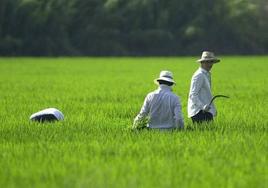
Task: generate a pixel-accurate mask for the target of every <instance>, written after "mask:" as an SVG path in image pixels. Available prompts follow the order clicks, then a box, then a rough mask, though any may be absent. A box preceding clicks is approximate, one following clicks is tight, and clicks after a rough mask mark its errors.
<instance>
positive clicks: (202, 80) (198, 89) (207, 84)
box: [188, 67, 217, 117]
mask: <svg viewBox="0 0 268 188" xmlns="http://www.w3.org/2000/svg"><path fill="white" fill-rule="evenodd" d="M211 99H212V93H211V74H210V72H208V71H206V70H205V69H203V68H201V67H200V68H199V69H198V70H197V71H196V72H195V73H194V75H193V77H192V81H191V87H190V92H189V97H188V117H193V116H194V115H196V114H197V113H198V112H199V111H200V110H202V109H203V108H204V106H205V105H206V104H209V103H210V101H211ZM210 107H211V108H210V110H209V112H210V113H211V114H212V115H213V116H216V114H217V111H216V108H215V105H214V104H213V103H212V104H211V106H210Z"/></svg>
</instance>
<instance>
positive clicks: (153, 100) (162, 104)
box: [134, 84, 184, 129]
mask: <svg viewBox="0 0 268 188" xmlns="http://www.w3.org/2000/svg"><path fill="white" fill-rule="evenodd" d="M147 116H149V122H148V127H149V128H157V129H169V128H179V127H180V128H183V127H184V122H183V115H182V111H181V103H180V99H179V97H178V96H177V95H175V94H174V93H172V91H171V87H170V86H167V85H163V84H161V85H160V86H159V88H158V89H157V90H155V91H153V92H151V93H149V94H148V95H147V96H146V98H145V100H144V103H143V106H142V108H141V110H140V113H139V114H138V115H137V116H136V118H135V119H134V123H135V122H137V121H140V120H141V119H143V118H145V117H147Z"/></svg>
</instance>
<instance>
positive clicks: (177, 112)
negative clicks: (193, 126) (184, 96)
mask: <svg viewBox="0 0 268 188" xmlns="http://www.w3.org/2000/svg"><path fill="white" fill-rule="evenodd" d="M181 109H182V108H181V102H180V98H179V97H176V100H175V107H174V121H175V126H176V127H177V128H183V127H184V121H183V115H182V110H181Z"/></svg>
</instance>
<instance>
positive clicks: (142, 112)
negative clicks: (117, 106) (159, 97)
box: [134, 94, 150, 124]
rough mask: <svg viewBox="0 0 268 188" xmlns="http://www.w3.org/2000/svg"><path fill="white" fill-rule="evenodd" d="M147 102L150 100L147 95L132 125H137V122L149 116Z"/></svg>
mask: <svg viewBox="0 0 268 188" xmlns="http://www.w3.org/2000/svg"><path fill="white" fill-rule="evenodd" d="M149 100H150V95H149V94H148V95H147V96H146V98H145V100H144V102H143V105H142V107H141V110H140V112H139V114H138V115H137V116H136V117H135V119H134V124H135V123H137V122H138V121H141V120H142V119H144V118H145V117H146V116H148V114H149V104H150V103H149Z"/></svg>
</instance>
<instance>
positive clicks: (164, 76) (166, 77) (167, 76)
mask: <svg viewBox="0 0 268 188" xmlns="http://www.w3.org/2000/svg"><path fill="white" fill-rule="evenodd" d="M160 80H163V81H167V82H171V83H174V84H176V82H175V81H174V80H173V74H172V72H170V71H166V70H164V71H161V72H160V75H159V78H156V79H155V80H154V83H156V84H158V81H160Z"/></svg>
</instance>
